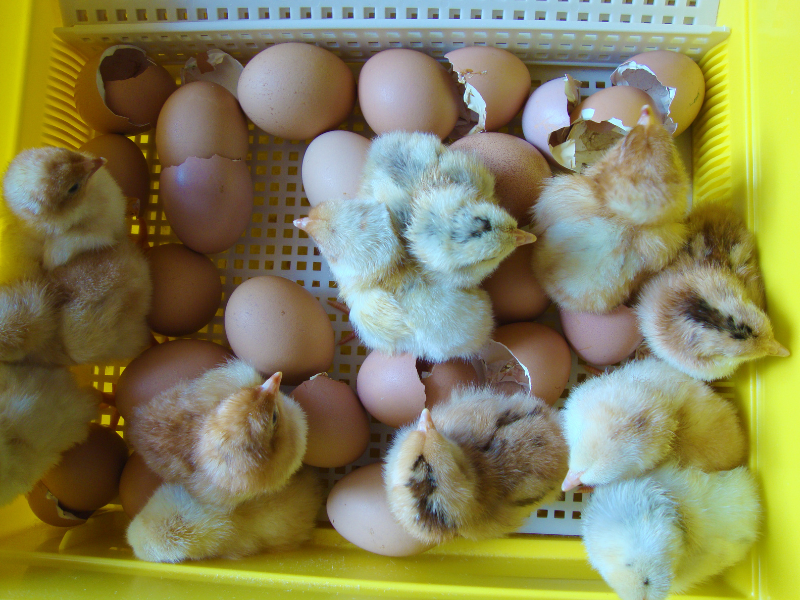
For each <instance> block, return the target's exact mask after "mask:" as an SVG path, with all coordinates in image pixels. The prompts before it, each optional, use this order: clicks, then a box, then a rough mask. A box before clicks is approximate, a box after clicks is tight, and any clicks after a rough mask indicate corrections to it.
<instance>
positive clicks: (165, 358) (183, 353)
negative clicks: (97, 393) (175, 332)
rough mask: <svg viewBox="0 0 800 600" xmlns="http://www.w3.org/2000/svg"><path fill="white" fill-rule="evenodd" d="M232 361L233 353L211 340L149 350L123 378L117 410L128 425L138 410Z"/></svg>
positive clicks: (168, 344) (117, 387) (177, 341)
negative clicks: (184, 383) (187, 382)
mask: <svg viewBox="0 0 800 600" xmlns="http://www.w3.org/2000/svg"><path fill="white" fill-rule="evenodd" d="M232 357H233V354H232V353H231V351H230V350H228V349H227V348H223V347H222V346H220V345H219V344H215V343H214V342H209V341H207V340H173V341H171V342H164V343H162V344H157V345H155V346H153V347H152V348H148V349H147V350H145V351H144V352H142V353H141V354H140V355H139V356H137V357H136V358H135V359H133V361H131V363H130V364H129V365H128V366H127V367H125V370H124V371H123V372H122V374H121V375H120V376H119V379H118V380H117V386H116V393H115V397H116V405H117V410H118V411H119V414H120V416H122V418H123V419H125V420H126V421H127V420H129V419H130V418H131V417H132V416H133V409H134V407H136V406H138V405H139V404H143V403H146V402H149V401H150V400H151V399H152V398H154V397H155V396H156V395H158V394H160V393H161V392H163V391H166V390H168V389H170V388H171V387H173V386H174V385H176V384H177V383H179V382H180V381H185V380H191V379H195V378H196V377H199V376H200V375H202V374H203V373H205V372H206V371H208V370H209V369H213V368H214V367H218V366H220V365H222V364H224V363H225V362H226V361H227V360H228V359H230V358H232Z"/></svg>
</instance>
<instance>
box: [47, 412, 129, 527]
mask: <svg viewBox="0 0 800 600" xmlns="http://www.w3.org/2000/svg"><path fill="white" fill-rule="evenodd" d="M127 460H128V447H127V446H126V445H125V442H123V441H122V438H121V437H120V436H119V435H118V434H117V433H116V432H115V431H113V430H112V429H109V428H108V427H103V426H102V425H99V424H97V423H91V424H90V425H89V437H88V438H86V440H85V441H84V442H82V443H80V444H78V445H76V446H73V447H72V448H70V449H69V450H67V451H66V452H64V454H62V455H61V460H60V461H59V463H58V464H57V465H56V466H55V467H53V468H52V469H50V470H49V471H48V472H47V473H46V474H45V476H44V477H42V484H44V486H45V487H47V489H48V490H50V492H51V493H52V494H53V496H55V497H56V498H58V501H59V503H60V504H61V505H62V506H63V507H64V508H66V509H67V510H71V511H72V510H77V511H93V510H97V509H98V508H101V507H103V506H105V505H106V504H108V503H109V502H111V501H112V500H113V499H114V498H116V497H117V494H118V493H119V479H120V477H121V476H122V469H123V468H124V467H125V461H127Z"/></svg>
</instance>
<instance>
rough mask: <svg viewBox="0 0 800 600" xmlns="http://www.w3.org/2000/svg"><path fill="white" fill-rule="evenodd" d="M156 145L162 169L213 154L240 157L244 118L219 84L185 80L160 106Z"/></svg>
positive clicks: (243, 151)
mask: <svg viewBox="0 0 800 600" xmlns="http://www.w3.org/2000/svg"><path fill="white" fill-rule="evenodd" d="M156 149H157V150H158V158H159V160H160V161H161V168H162V169H163V168H166V167H175V166H178V165H181V164H183V163H184V162H185V161H186V159H187V158H189V157H194V158H206V159H208V158H211V157H212V156H214V155H215V154H216V155H218V156H220V157H223V158H227V159H229V160H241V161H243V160H244V159H245V158H246V157H247V152H248V150H249V146H248V133H247V121H246V120H245V117H244V114H243V113H242V109H241V108H240V106H239V103H238V102H237V101H236V98H235V97H234V96H233V94H231V93H230V92H229V91H228V90H226V89H225V88H224V87H222V86H221V85H217V84H216V83H211V82H209V81H195V82H192V83H187V84H186V85H182V86H181V87H180V88H178V90H177V91H176V92H175V93H174V94H172V96H170V97H169V99H168V100H167V101H166V102H165V103H164V108H162V109H161V115H160V116H159V118H158V125H157V126H156Z"/></svg>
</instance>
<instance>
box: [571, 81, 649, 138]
mask: <svg viewBox="0 0 800 600" xmlns="http://www.w3.org/2000/svg"><path fill="white" fill-rule="evenodd" d="M645 104H648V105H650V106H651V107H653V109H654V111H656V112H657V110H658V108H657V107H656V106H655V104H654V103H653V99H652V98H651V97H650V96H649V95H647V94H646V93H645V92H643V91H642V90H639V89H637V88H634V87H624V86H623V87H609V88H605V89H602V90H599V91H597V92H595V93H594V94H592V95H591V96H589V97H588V98H586V99H585V100H584V101H583V102H581V103H580V104H579V105H578V106H577V107H576V108H575V110H573V111H572V122H573V123H574V122H575V121H577V120H578V119H583V120H584V121H594V122H595V123H602V122H603V121H611V120H614V121H617V122H618V123H619V124H621V125H623V126H624V127H625V128H626V129H633V127H635V126H636V121H638V120H639V115H641V114H642V107H643V106H644V105H645ZM657 114H658V115H659V116H660V113H657ZM605 129H610V128H605ZM596 130H598V131H599V130H602V129H600V128H598V129H596Z"/></svg>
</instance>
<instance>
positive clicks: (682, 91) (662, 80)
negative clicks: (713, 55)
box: [611, 50, 706, 136]
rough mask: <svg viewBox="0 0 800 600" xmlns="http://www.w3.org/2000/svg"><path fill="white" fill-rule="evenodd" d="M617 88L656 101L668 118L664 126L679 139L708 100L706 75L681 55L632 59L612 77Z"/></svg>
mask: <svg viewBox="0 0 800 600" xmlns="http://www.w3.org/2000/svg"><path fill="white" fill-rule="evenodd" d="M611 83H613V84H614V85H615V86H632V87H634V88H638V89H640V90H642V91H644V92H647V94H648V95H649V96H650V97H652V98H653V100H654V101H655V103H656V106H655V108H656V109H657V110H658V111H659V112H660V113H661V114H662V115H666V118H665V122H664V126H665V127H666V128H667V131H671V132H673V133H672V135H674V136H676V135H680V134H681V133H683V132H684V131H686V129H687V128H688V127H689V125H691V124H692V121H694V119H695V117H697V114H698V113H699V112H700V108H701V107H702V106H703V99H704V98H705V91H706V82H705V78H704V77H703V71H702V70H701V69H700V67H699V66H697V63H695V62H694V61H693V60H692V59H691V58H689V57H688V56H686V55H685V54H681V53H680V52H672V51H670V50H656V51H654V52H644V53H642V54H637V55H636V56H634V57H633V58H629V59H628V60H626V61H625V62H624V63H622V64H621V65H620V66H619V67H617V69H616V70H615V71H614V72H613V73H612V74H611Z"/></svg>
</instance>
